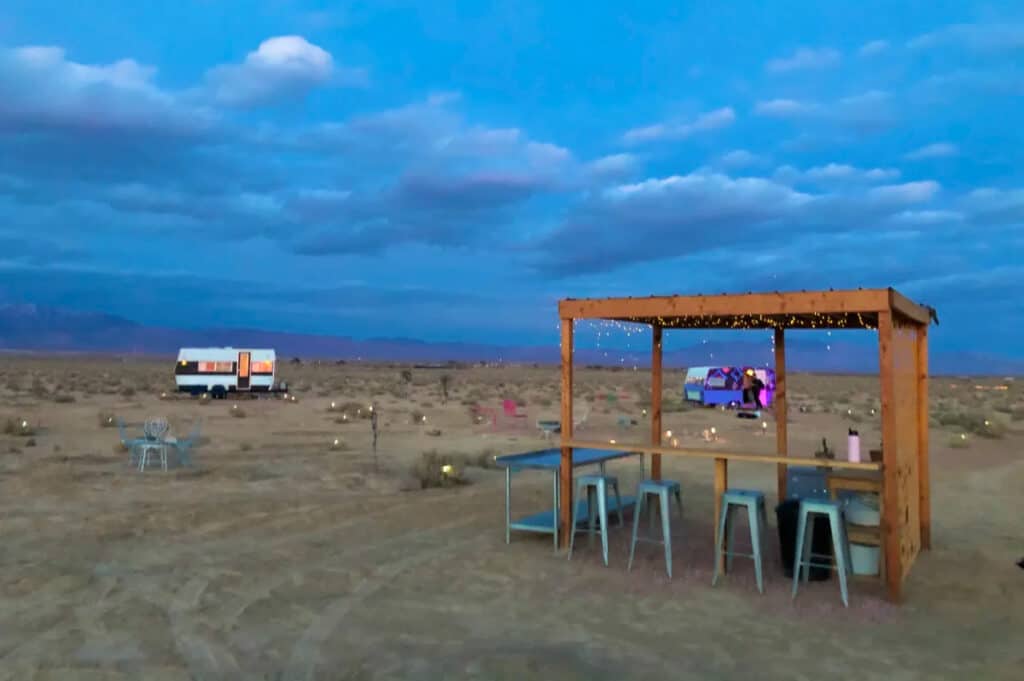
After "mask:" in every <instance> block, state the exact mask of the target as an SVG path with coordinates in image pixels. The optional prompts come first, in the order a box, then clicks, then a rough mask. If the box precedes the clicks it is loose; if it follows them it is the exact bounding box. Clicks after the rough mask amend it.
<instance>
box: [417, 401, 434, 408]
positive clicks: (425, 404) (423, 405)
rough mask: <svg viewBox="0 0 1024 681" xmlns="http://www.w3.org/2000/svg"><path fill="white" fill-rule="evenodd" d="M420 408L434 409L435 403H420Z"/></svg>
mask: <svg viewBox="0 0 1024 681" xmlns="http://www.w3.org/2000/svg"><path fill="white" fill-rule="evenodd" d="M420 406H421V407H423V408H424V409H432V408H433V407H434V403H433V402H429V401H427V402H420Z"/></svg>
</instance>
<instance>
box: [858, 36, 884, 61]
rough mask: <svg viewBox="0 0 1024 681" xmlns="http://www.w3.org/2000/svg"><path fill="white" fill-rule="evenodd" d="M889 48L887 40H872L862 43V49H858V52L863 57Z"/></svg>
mask: <svg viewBox="0 0 1024 681" xmlns="http://www.w3.org/2000/svg"><path fill="white" fill-rule="evenodd" d="M888 49H889V42H888V41H887V40H872V41H870V42H867V43H864V44H863V45H861V47H860V49H859V50H857V54H859V55H860V56H862V57H873V56H875V55H878V54H882V53H883V52H885V51H887V50H888Z"/></svg>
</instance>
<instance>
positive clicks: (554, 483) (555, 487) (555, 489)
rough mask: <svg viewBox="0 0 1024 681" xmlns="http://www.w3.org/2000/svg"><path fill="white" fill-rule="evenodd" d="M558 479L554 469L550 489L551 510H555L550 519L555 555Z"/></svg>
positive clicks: (556, 544)
mask: <svg viewBox="0 0 1024 681" xmlns="http://www.w3.org/2000/svg"><path fill="white" fill-rule="evenodd" d="M558 478H559V475H558V469H557V468H556V469H555V472H554V474H552V476H551V479H552V486H551V489H552V490H553V491H552V499H553V500H554V502H555V503H554V506H553V508H554V509H555V510H554V513H553V518H552V526H551V535H552V536H553V537H554V538H555V553H558V519H559V517H560V515H559V508H558V501H559V499H558V482H559V480H558Z"/></svg>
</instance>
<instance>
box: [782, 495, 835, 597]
mask: <svg viewBox="0 0 1024 681" xmlns="http://www.w3.org/2000/svg"><path fill="white" fill-rule="evenodd" d="M775 519H776V521H777V522H778V526H779V547H780V549H781V551H782V569H783V572H784V573H785V575H786V576H787V577H789V578H790V579H792V578H793V563H794V562H795V560H796V529H797V522H798V521H799V519H800V500H799V499H786V500H785V501H783V502H782V503H781V504H779V505H778V506H776V507H775ZM811 553H815V554H820V555H823V556H828V557H827V558H812V559H811V560H813V561H814V562H816V563H828V564H830V565H831V564H832V530H831V528H829V524H828V522H827V521H825V519H824V518H822V519H820V520H818V521H817V522H815V523H814V534H813V536H812V537H811ZM831 577H832V570H831V569H829V568H823V567H812V568H811V571H810V575H809V576H808V578H809V579H810V581H812V582H822V581H825V580H827V579H830V578H831Z"/></svg>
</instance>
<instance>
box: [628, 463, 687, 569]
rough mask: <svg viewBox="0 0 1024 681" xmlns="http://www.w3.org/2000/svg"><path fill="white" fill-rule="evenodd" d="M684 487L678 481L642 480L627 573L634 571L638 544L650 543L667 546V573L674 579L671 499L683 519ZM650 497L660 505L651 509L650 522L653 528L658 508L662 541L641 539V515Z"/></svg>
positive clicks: (638, 486) (650, 538)
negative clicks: (670, 513)
mask: <svg viewBox="0 0 1024 681" xmlns="http://www.w3.org/2000/svg"><path fill="white" fill-rule="evenodd" d="M682 489H683V487H682V485H680V484H679V481H677V480H641V481H640V483H639V484H638V485H637V491H636V509H635V510H634V512H633V538H632V540H631V541H630V544H629V565H628V566H627V567H626V570H627V571H630V570H632V569H633V557H634V556H635V555H636V545H637V543H638V542H642V541H643V542H650V543H652V544H663V545H664V546H665V572H667V573H668V577H669V579H671V578H672V533H671V530H670V528H669V506H670V503H669V497H670V496H674V497H675V499H676V504H677V505H678V507H679V517H680V519H682V517H683V495H682ZM648 496H656V497H658V501H657V503H658V505H657V506H656V507H653V508H651V509H650V510H649V511H648V513H650V520H651V526H652V532H651V534H652V535H653V526H654V509H655V508H657V509H659V511H660V515H661V539H660V540H658V539H655V538H654V537H653V536H651V537H641V536H639V534H640V514H641V513H642V512H643V509H644V505H645V504H646V503H647V497H648Z"/></svg>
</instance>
